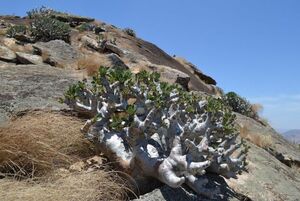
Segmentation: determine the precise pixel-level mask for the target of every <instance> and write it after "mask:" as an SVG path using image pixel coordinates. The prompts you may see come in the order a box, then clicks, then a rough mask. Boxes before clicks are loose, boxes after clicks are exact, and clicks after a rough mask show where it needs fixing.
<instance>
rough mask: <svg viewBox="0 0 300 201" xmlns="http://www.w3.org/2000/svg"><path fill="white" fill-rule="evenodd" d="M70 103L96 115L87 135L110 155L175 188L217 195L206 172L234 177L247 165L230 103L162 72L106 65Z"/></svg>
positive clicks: (75, 89) (72, 92) (69, 96)
mask: <svg viewBox="0 0 300 201" xmlns="http://www.w3.org/2000/svg"><path fill="white" fill-rule="evenodd" d="M65 103H67V104H68V105H69V106H70V107H71V108H73V109H74V110H75V111H77V112H79V113H81V114H84V115H87V116H89V117H90V118H91V119H90V120H88V121H87V122H86V124H85V125H84V126H83V128H82V131H83V132H84V133H85V134H86V137H87V138H88V139H89V140H90V141H92V142H94V143H95V144H96V145H97V146H100V149H101V150H102V151H103V152H104V153H106V154H107V155H108V156H113V157H114V158H116V160H117V161H118V162H120V164H127V168H130V169H132V172H137V171H134V170H139V171H138V173H139V174H143V175H145V176H152V177H154V178H156V179H158V180H160V181H161V182H163V183H165V184H167V185H169V186H171V187H173V188H176V187H179V186H181V185H182V184H184V183H186V184H187V185H188V186H189V187H190V188H191V189H193V190H194V191H195V192H196V193H199V194H203V195H205V196H208V197H210V198H212V197H214V193H213V192H211V191H209V190H207V189H206V184H207V182H208V181H207V180H206V179H205V177H204V175H205V173H206V172H213V173H216V174H221V175H224V176H226V177H231V176H234V175H236V174H237V173H239V172H240V171H241V170H242V169H243V168H244V166H245V157H246V152H247V148H246V147H243V146H242V145H243V141H241V142H237V136H238V132H237V130H236V129H235V126H234V120H235V115H234V114H232V111H231V109H230V108H228V107H227V105H226V104H225V103H224V101H223V100H222V99H219V98H215V97H208V98H205V97H201V96H200V95H196V94H193V93H189V92H187V91H185V90H183V89H182V88H181V87H180V86H179V85H172V84H168V83H165V82H161V81H160V75H159V74H158V73H156V72H152V73H150V72H147V71H141V72H139V73H137V74H132V73H131V72H130V71H129V70H124V69H121V68H105V67H101V68H100V69H99V71H98V74H97V75H95V76H94V77H93V79H92V81H91V82H78V83H77V84H75V85H73V86H71V87H70V88H69V90H68V91H67V92H66V94H65ZM235 151H237V152H238V151H239V153H236V155H235V156H236V158H234V157H232V154H233V152H235ZM134 176H135V175H133V177H134Z"/></svg>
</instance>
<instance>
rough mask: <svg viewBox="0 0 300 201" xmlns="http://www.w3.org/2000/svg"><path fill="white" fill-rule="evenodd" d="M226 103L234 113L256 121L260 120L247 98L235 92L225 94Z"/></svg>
mask: <svg viewBox="0 0 300 201" xmlns="http://www.w3.org/2000/svg"><path fill="white" fill-rule="evenodd" d="M224 101H225V103H226V104H227V105H228V106H229V107H231V108H232V110H233V111H234V112H237V113H240V114H242V115H245V116H247V117H251V118H254V119H257V118H258V114H257V112H256V111H255V110H253V106H252V105H251V103H250V102H249V101H248V100H246V99H245V98H242V97H240V96H239V95H237V94H236V93H235V92H228V93H227V94H225V96H224Z"/></svg>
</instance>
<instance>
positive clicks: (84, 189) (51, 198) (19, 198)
mask: <svg viewBox="0 0 300 201" xmlns="http://www.w3.org/2000/svg"><path fill="white" fill-rule="evenodd" d="M82 125H83V121H81V120H80V119H78V118H75V117H70V116H66V115H63V114H62V113H53V112H51V113H50V112H42V111H36V112H31V113H27V114H25V115H24V116H21V117H18V118H17V119H15V120H13V121H12V122H11V123H9V124H8V125H7V126H6V127H5V128H0V167H1V168H0V200H6V201H35V200H36V201H38V200H45V201H56V200H60V201H69V200H70V201H71V200H72V201H86V200H87V201H96V200H97V201H98V200H122V199H125V196H126V191H127V192H128V191H130V190H129V189H128V188H127V186H128V185H127V183H126V182H125V180H124V179H120V177H119V176H118V175H117V173H116V172H112V171H109V170H108V168H107V167H104V165H101V166H103V167H100V169H99V168H98V169H93V170H89V169H86V170H80V171H75V170H71V168H70V165H71V164H74V163H78V162H79V161H85V160H84V159H86V158H90V156H94V154H95V151H94V150H93V149H92V146H91V144H90V143H89V142H88V141H86V140H84V138H83V135H82V133H81V132H80V127H81V126H82ZM69 168H70V169H69ZM1 175H2V176H5V178H4V179H1Z"/></svg>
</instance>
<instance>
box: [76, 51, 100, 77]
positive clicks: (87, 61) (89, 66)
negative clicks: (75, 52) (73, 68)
mask: <svg viewBox="0 0 300 201" xmlns="http://www.w3.org/2000/svg"><path fill="white" fill-rule="evenodd" d="M101 63H102V61H101V58H100V57H98V56H97V55H96V54H90V55H86V56H84V57H82V58H80V59H79V60H78V69H86V71H87V74H88V75H94V74H95V73H97V72H98V69H99V67H100V65H101Z"/></svg>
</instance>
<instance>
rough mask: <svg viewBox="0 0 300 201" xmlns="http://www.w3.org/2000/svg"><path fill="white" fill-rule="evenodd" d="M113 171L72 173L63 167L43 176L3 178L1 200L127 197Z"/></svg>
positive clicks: (78, 200)
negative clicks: (18, 178) (37, 178)
mask: <svg viewBox="0 0 300 201" xmlns="http://www.w3.org/2000/svg"><path fill="white" fill-rule="evenodd" d="M120 183H122V182H120V179H119V177H118V176H116V175H115V174H113V173H109V172H106V171H103V170H98V171H94V172H89V173H88V172H80V173H70V172H69V171H66V170H65V171H60V172H57V173H55V174H53V175H52V176H51V177H47V178H44V179H41V180H37V181H33V180H24V181H16V180H13V179H1V180H0V189H5V190H0V200H5V201H40V200H44V201H58V200H59V201H99V200H124V198H125V193H124V188H125V186H124V185H122V184H120Z"/></svg>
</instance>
